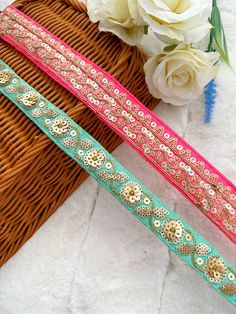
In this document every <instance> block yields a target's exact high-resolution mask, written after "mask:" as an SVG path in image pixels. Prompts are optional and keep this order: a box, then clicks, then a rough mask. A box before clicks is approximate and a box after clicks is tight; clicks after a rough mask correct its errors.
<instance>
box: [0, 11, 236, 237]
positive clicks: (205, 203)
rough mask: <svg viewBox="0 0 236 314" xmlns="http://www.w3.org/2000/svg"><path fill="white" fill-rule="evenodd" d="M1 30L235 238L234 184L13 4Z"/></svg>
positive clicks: (3, 16)
mask: <svg viewBox="0 0 236 314" xmlns="http://www.w3.org/2000/svg"><path fill="white" fill-rule="evenodd" d="M0 36H1V37H2V39H4V40H5V41H7V42H8V43H10V44H11V45H13V46H14V47H15V48H16V49H18V50H19V51H21V52H22V53H23V54H25V55H26V56H27V57H28V58H30V59H31V60H32V61H33V62H34V63H35V64H37V65H38V66H39V67H40V68H41V69H42V70H43V71H45V72H46V73H47V74H48V75H50V76H51V77H52V78H53V79H54V80H55V81H57V82H58V83H59V84H61V85H62V86H64V87H65V88H66V89H67V90H69V91H70V92H71V93H73V94H74V95H75V96H76V97H77V98H79V99H80V100H82V101H83V102H84V103H85V104H86V105H87V106H88V107H89V108H90V109H91V110H93V111H94V112H95V113H96V114H97V115H98V117H99V118H100V119H101V120H103V121H104V122H105V123H106V124H108V125H109V126H110V127H111V128H112V129H113V130H114V131H115V132H116V133H117V134H119V135H120V136H121V137H122V138H123V139H124V140H125V141H126V142H127V143H129V144H130V145H131V146H132V147H133V148H134V149H135V150H136V151H137V152H138V153H139V154H140V155H141V156H142V157H143V158H144V159H146V160H147V161H148V162H149V163H150V164H151V165H152V166H153V167H154V168H155V169H156V170H158V171H159V172H160V173H161V174H162V175H163V176H164V177H165V178H166V179H167V180H168V181H169V182H170V183H171V184H172V185H174V186H175V187H176V188H177V189H178V190H179V191H180V192H181V193H182V194H183V195H184V196H186V197H187V198H188V199H190V200H191V201H192V202H193V203H194V204H195V205H196V206H197V207H198V208H200V210H201V211H202V212H203V213H204V214H205V215H206V216H208V217H209V218H210V219H211V220H212V221H213V222H214V223H215V224H216V225H217V226H218V227H219V228H220V229H221V230H222V231H223V232H224V233H225V234H226V235H227V236H228V237H229V238H230V239H231V240H232V241H234V242H236V187H235V186H234V185H233V184H232V183H231V182H230V181H229V180H228V179H227V178H225V177H224V176H223V174H221V173H220V172H219V171H218V170H216V169H215V168H214V167H213V166H212V165H211V164H210V163H209V162H208V161H207V160H206V159H204V158H203V157H202V156H201V155H200V154H199V153H198V152H196V151H195V150H194V149H193V148H192V147H191V146H190V145H189V144H187V143H186V142H185V141H184V140H183V139H182V138H181V137H180V136H178V135H177V134H176V133H175V132H174V131H173V130H171V129H170V128H169V127H168V126H167V125H166V124H165V123H164V122H162V121H161V120H160V119H159V118H158V117H156V116H155V115H154V114H153V113H152V112H151V111H150V110H148V109H147V108H146V107H144V105H142V104H141V103H140V102H139V101H138V100H137V99H136V98H135V97H134V96H133V95H132V94H131V93H130V92H128V91H127V90H126V89H125V88H124V87H123V86H122V85H121V84H120V83H119V82H118V81H117V80H115V79H114V78H113V77H112V76H111V75H109V74H108V73H106V72H105V71H104V70H102V69H101V68H99V67H98V66H97V65H96V64H94V63H92V62H91V61H89V60H88V59H87V58H85V57H84V56H82V55H81V54H79V53H78V52H76V51H75V50H73V49H72V48H71V47H69V46H68V45H67V44H65V43H64V42H62V41H61V40H60V39H58V38H57V37H56V36H54V35H52V34H51V33H49V32H48V31H47V30H46V29H44V28H43V27H42V26H40V25H39V24H37V23H36V22H35V21H34V20H32V19H30V18H29V17H27V16H26V15H24V14H23V13H22V12H20V11H19V10H17V9H15V8H14V7H13V6H10V7H8V8H7V9H6V10H5V11H4V12H3V13H2V14H1V15H0Z"/></svg>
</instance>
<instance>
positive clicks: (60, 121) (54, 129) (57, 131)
mask: <svg viewBox="0 0 236 314" xmlns="http://www.w3.org/2000/svg"><path fill="white" fill-rule="evenodd" d="M70 129H71V125H70V122H69V121H68V120H67V119H65V118H56V119H55V120H54V121H52V123H51V127H50V131H51V133H52V134H53V135H55V136H57V137H63V136H65V135H67V134H68V132H69V131H70Z"/></svg>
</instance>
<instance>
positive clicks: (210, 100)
mask: <svg viewBox="0 0 236 314" xmlns="http://www.w3.org/2000/svg"><path fill="white" fill-rule="evenodd" d="M216 87H217V84H216V81H215V79H213V80H211V81H210V83H208V84H207V86H206V87H205V90H204V95H205V118H204V122H205V123H206V124H207V123H210V122H211V121H212V115H213V110H214V107H215V104H216V95H217V90H216Z"/></svg>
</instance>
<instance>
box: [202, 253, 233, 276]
mask: <svg viewBox="0 0 236 314" xmlns="http://www.w3.org/2000/svg"><path fill="white" fill-rule="evenodd" d="M226 270H227V269H226V266H225V263H224V261H223V259H222V258H220V257H219V256H210V257H209V258H208V259H207V260H206V262H205V265H204V271H205V274H206V276H208V277H209V278H210V281H214V282H221V281H222V280H223V279H224V278H225V276H226Z"/></svg>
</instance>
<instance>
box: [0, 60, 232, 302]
mask: <svg viewBox="0 0 236 314" xmlns="http://www.w3.org/2000/svg"><path fill="white" fill-rule="evenodd" d="M0 92H1V93H2V94H4V95H5V96H6V97H7V98H8V99H9V100H11V101H12V102H13V103H14V104H15V105H16V106H17V107H18V108H19V109H20V110H21V111H22V112H24V114H25V115H26V116H27V117H28V118H29V119H30V120H32V121H33V122H34V123H35V124H36V125H37V126H38V127H39V128H40V129H41V130H42V131H43V132H44V133H45V134H46V135H47V136H48V137H49V138H50V139H51V140H52V141H53V142H54V143H55V144H56V145H57V146H58V147H60V149H62V150H63V151H64V152H65V153H66V154H67V155H69V156H70V157H71V158H72V159H73V160H75V161H76V162H77V163H78V164H79V165H80V166H81V167H82V168H83V169H84V170H85V171H87V172H88V173H89V174H90V175H91V176H92V177H93V178H94V179H95V180H96V181H97V182H99V183H100V184H101V185H102V186H104V187H105V188H106V189H107V190H108V191H109V192H110V193H111V194H112V195H113V196H114V197H115V198H116V199H117V200H118V201H119V202H121V203H122V204H123V205H124V206H125V207H126V208H127V209H128V210H129V212H130V213H131V214H132V215H133V216H135V217H136V218H137V219H138V220H139V221H140V222H141V223H143V224H144V225H145V226H146V227H147V228H148V229H149V230H151V231H152V232H153V233H154V234H155V235H156V236H157V237H158V238H159V239H160V240H161V241H162V242H164V243H165V244H166V245H167V246H168V247H169V248H170V249H171V250H172V251H173V252H175V254H177V255H178V256H179V257H180V258H181V259H182V260H183V261H184V262H185V263H187V264H188V265H189V266H191V267H192V268H193V269H194V270H196V271H197V272H198V273H199V275H201V276H202V278H204V279H205V280H206V281H207V282H208V283H209V285H210V286H212V287H213V288H214V289H215V290H216V291H217V292H219V293H220V294H221V295H222V296H224V297H225V298H226V299H227V300H228V301H229V302H231V303H232V304H233V305H236V270H235V268H234V267H233V266H232V265H230V263H229V262H228V261H227V260H226V259H225V258H224V257H222V256H221V255H220V254H219V253H218V252H217V250H216V249H215V248H214V247H213V246H212V245H210V244H209V243H207V242H206V241H205V240H204V239H203V238H202V237H201V236H200V235H199V234H198V233H197V232H196V231H194V230H193V229H192V228H191V227H190V226H189V225H188V224H186V223H185V222H184V221H183V220H182V219H181V218H180V217H179V216H178V215H176V213H175V212H173V211H172V210H171V209H170V208H169V207H168V206H166V205H165V204H163V202H162V201H160V200H159V199H158V198H157V197H156V196H155V195H153V193H152V192H150V191H149V190H148V189H147V188H146V187H145V186H144V185H143V184H142V183H141V182H140V181H138V180H137V179H136V178H135V177H134V176H133V175H132V174H131V173H130V172H129V171H128V170H127V169H125V168H124V167H123V166H122V165H121V164H119V163H118V162H117V160H116V159H114V158H113V157H112V156H111V155H110V154H109V153H108V152H107V151H106V150H105V149H104V148H103V147H102V146H101V145H100V144H99V143H98V142H97V141H96V140H95V139H94V138H92V137H91V136H90V135H89V134H88V133H87V132H85V131H84V130H83V129H82V128H80V127H79V126H78V125H77V124H76V123H75V122H74V121H73V120H72V119H71V118H70V117H69V116H68V115H67V114H65V113H64V112H63V111H62V110H60V109H58V108H57V107H56V106H54V105H53V104H52V103H50V102H49V101H48V100H47V99H46V98H44V97H43V96H42V95H40V94H39V93H38V92H37V91H36V90H35V89H33V88H32V87H31V86H30V85H29V84H27V83H26V82H25V81H24V80H22V79H21V78H20V77H19V76H17V74H16V73H15V72H14V71H13V70H12V69H11V68H10V67H9V66H7V65H6V64H5V63H4V62H3V61H2V60H0Z"/></svg>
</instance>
